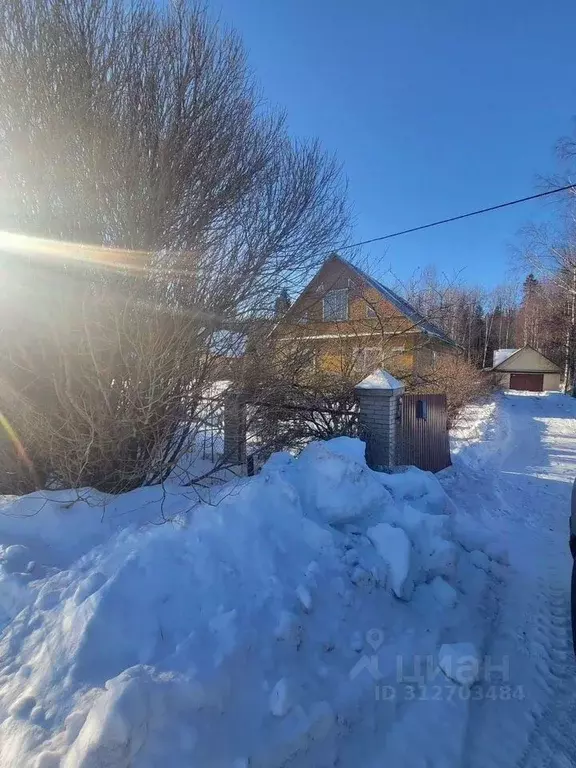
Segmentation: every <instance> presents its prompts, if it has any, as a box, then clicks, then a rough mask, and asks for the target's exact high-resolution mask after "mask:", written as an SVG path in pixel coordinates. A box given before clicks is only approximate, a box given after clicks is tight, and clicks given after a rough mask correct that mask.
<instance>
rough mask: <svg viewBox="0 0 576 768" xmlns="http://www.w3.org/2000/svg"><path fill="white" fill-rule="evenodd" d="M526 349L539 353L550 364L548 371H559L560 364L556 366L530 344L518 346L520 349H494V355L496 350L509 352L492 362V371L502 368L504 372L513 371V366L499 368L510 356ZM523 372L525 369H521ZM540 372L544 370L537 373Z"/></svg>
mask: <svg viewBox="0 0 576 768" xmlns="http://www.w3.org/2000/svg"><path fill="white" fill-rule="evenodd" d="M527 349H529V350H531V351H532V352H536V354H537V355H539V357H541V358H542V360H545V361H546V362H547V363H549V364H550V370H549V371H548V373H561V370H560V366H558V365H556V363H554V362H552V360H550V359H549V358H547V357H546V356H545V355H543V354H542V352H539V351H538V350H537V349H535V348H534V347H531V346H530V344H526V345H525V346H523V347H520V349H506V350H495V351H494V355H496V352H511V354H510V355H507V356H505V357H504V358H503V359H502V360H500V361H499V362H498V363H496V362H494V365H493V366H492V370H493V371H498V370H504V371H506V372H513V370H514V369H513V368H508V367H506V368H501V366H502V365H504V363H508V362H509V361H511V360H512V358H514V357H516V355H519V354H521V353H522V352H524V351H526V350H527ZM525 372H526V371H524V370H522V373H525ZM540 372H542V373H545V371H543V370H542V371H538V373H540Z"/></svg>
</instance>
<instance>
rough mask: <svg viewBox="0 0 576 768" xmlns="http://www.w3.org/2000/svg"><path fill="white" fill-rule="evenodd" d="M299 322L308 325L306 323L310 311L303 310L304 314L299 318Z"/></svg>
mask: <svg viewBox="0 0 576 768" xmlns="http://www.w3.org/2000/svg"><path fill="white" fill-rule="evenodd" d="M298 322H299V323H300V325H306V323H307V322H308V312H302V314H301V315H300V317H299V318H298Z"/></svg>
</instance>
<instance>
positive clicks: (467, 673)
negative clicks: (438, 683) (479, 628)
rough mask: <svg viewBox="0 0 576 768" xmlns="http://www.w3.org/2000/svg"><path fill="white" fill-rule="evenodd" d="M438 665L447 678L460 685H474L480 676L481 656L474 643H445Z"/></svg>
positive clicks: (440, 652) (439, 654) (441, 649)
mask: <svg viewBox="0 0 576 768" xmlns="http://www.w3.org/2000/svg"><path fill="white" fill-rule="evenodd" d="M438 664H439V666H440V669H441V670H442V672H444V674H445V675H446V677H447V678H449V679H450V680H454V682H456V683H458V684H459V685H467V686H470V685H473V683H475V682H476V680H478V677H479V676H480V656H479V654H478V649H477V648H476V646H475V645H474V643H452V644H450V643H445V644H444V645H443V646H442V647H441V648H440V651H439V653H438Z"/></svg>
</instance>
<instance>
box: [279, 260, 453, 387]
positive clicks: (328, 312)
mask: <svg viewBox="0 0 576 768" xmlns="http://www.w3.org/2000/svg"><path fill="white" fill-rule="evenodd" d="M276 334H277V336H280V338H282V339H284V340H294V341H296V340H297V341H298V343H303V344H305V345H306V346H307V348H308V350H309V354H310V360H311V365H312V366H313V367H314V368H315V369H316V370H317V371H321V372H324V373H339V374H344V375H350V376H351V377H354V376H360V375H362V376H364V375H366V374H368V373H371V372H372V371H373V370H375V369H376V368H378V367H385V368H386V370H388V371H390V372H391V373H393V374H394V375H395V376H397V377H398V378H401V379H404V380H406V379H407V378H410V377H418V376H423V375H425V373H426V371H428V370H430V369H431V368H433V367H434V364H435V361H436V359H437V356H438V355H443V354H450V355H453V354H455V353H456V352H457V351H458V348H457V347H456V345H455V343H454V342H453V341H452V340H451V339H450V338H449V337H448V336H447V335H446V333H444V331H442V330H441V329H440V328H439V327H438V326H436V325H434V323H432V322H430V321H429V320H427V319H426V318H424V317H423V316H422V315H421V314H420V313H419V312H418V311H417V310H416V309H415V308H414V307H413V306H411V305H410V304H409V303H408V302H407V301H406V300H405V299H403V298H402V297H401V296H399V295H398V294H397V293H395V292H394V291H392V290H391V289H390V288H388V287H387V286H385V285H383V284H382V283H380V282H378V281H377V280H375V279H374V278H372V277H370V276H369V275H368V274H366V273H365V272H363V271H362V270H361V269H359V268H358V267H357V266H356V265H354V264H352V263H350V262H349V261H346V260H345V259H343V258H342V257H341V256H338V255H337V254H333V255H332V256H331V257H330V258H329V259H328V260H327V261H325V262H324V264H323V265H322V267H321V268H320V270H319V271H318V272H317V273H316V275H315V276H314V277H313V278H312V280H311V281H310V282H309V283H308V285H307V286H306V288H305V289H304V290H303V291H302V293H301V294H300V296H299V297H298V298H297V299H296V301H295V302H294V304H293V305H292V306H291V307H290V308H289V309H288V310H287V311H286V313H285V314H284V316H283V318H282V321H281V322H280V323H279V325H278V327H277V329H276Z"/></svg>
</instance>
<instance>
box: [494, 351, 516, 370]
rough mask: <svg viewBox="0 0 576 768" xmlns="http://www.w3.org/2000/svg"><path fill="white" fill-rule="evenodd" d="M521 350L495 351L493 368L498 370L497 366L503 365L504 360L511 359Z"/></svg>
mask: <svg viewBox="0 0 576 768" xmlns="http://www.w3.org/2000/svg"><path fill="white" fill-rule="evenodd" d="M519 351H520V350H519V349H495V350H494V362H493V363H492V368H496V366H497V365H501V364H502V363H503V362H504V360H508V358H509V357H512V355H515V354H516V352H519Z"/></svg>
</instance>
